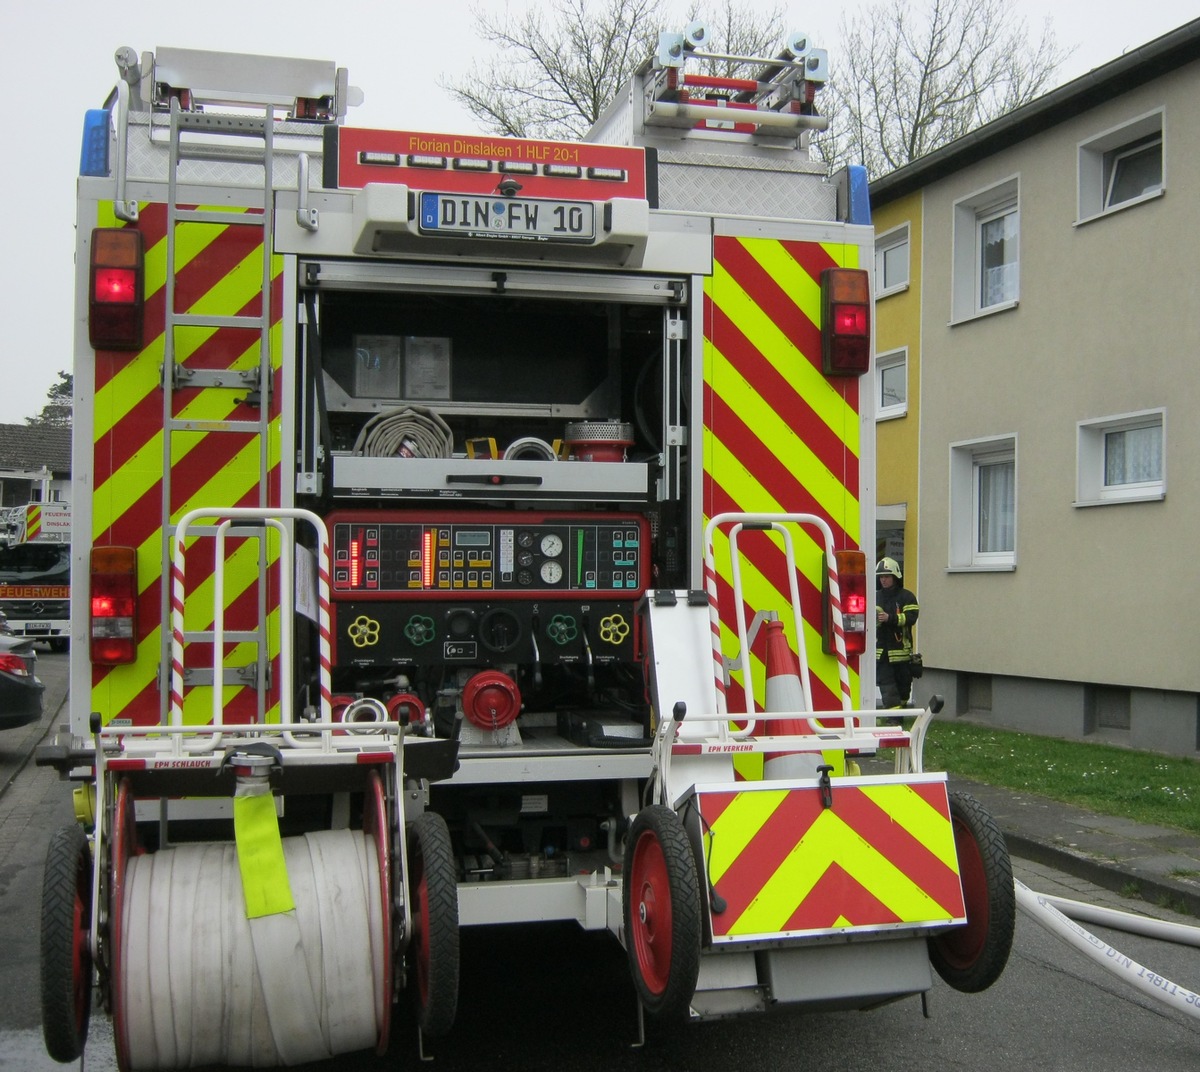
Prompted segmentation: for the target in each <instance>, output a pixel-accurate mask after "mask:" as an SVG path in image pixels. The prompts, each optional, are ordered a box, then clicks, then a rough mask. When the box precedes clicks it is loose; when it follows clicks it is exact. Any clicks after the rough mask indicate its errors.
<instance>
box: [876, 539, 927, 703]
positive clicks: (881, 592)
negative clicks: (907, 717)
mask: <svg viewBox="0 0 1200 1072" xmlns="http://www.w3.org/2000/svg"><path fill="white" fill-rule="evenodd" d="M875 584H876V588H875V605H876V608H877V609H876V611H875V621H876V623H877V624H876V626H875V681H876V684H878V686H879V694H880V696H881V697H882V701H883V706H884V707H909V706H911V705H910V703H909V699H910V697H911V695H912V682H913V678H912V665H911V664H912V654H913V636H912V630H913V626H914V625H916V624H917V615H918V614H919V613H920V608H918V606H917V597H916V596H914V595H913V594H912V592H910V591H909V590H908V589H907V588H905V587H904V584H903V583H902V580H901V576H900V565H899V563H897V562H896V560H895V559H894V558H881V559H880V560H879V563H878V564H877V565H876V567H875Z"/></svg>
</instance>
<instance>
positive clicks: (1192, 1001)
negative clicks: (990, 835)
mask: <svg viewBox="0 0 1200 1072" xmlns="http://www.w3.org/2000/svg"><path fill="white" fill-rule="evenodd" d="M1014 885H1015V886H1016V890H1017V904H1018V905H1019V906H1020V907H1021V909H1022V910H1023V911H1025V912H1026V913H1028V915H1030V916H1031V917H1032V918H1033V920H1034V922H1035V923H1038V924H1040V925H1041V926H1042V927H1044V928H1045V929H1046V930H1048V931H1049V932H1050V933H1051V934H1053V935H1056V936H1057V937H1059V938H1061V939H1063V941H1065V942H1067V943H1068V944H1069V945H1073V946H1074V947H1075V948H1076V949H1078V950H1079V951H1080V952H1081V953H1083V954H1085V955H1086V956H1088V957H1091V959H1092V960H1094V961H1096V963H1097V964H1100V965H1102V966H1103V967H1105V968H1107V969H1108V970H1109V971H1110V972H1112V973H1113V975H1116V976H1117V977H1118V978H1120V979H1123V980H1124V981H1125V982H1127V983H1128V984H1129V985H1130V986H1133V987H1136V988H1137V989H1138V990H1140V991H1141V992H1142V993H1143V994H1146V995H1148V996H1149V997H1152V998H1155V999H1156V1000H1158V1001H1161V1002H1163V1003H1164V1004H1166V1005H1170V1006H1171V1007H1172V1008H1173V1009H1175V1010H1177V1011H1178V1012H1182V1013H1186V1014H1187V1015H1188V1016H1193V1017H1196V1018H1197V1019H1200V995H1198V994H1196V993H1195V992H1193V991H1191V990H1188V989H1187V988H1186V987H1183V986H1179V985H1177V984H1176V983H1173V982H1171V980H1170V979H1164V978H1163V977H1162V976H1161V975H1159V974H1158V973H1157V972H1152V971H1150V969H1149V968H1145V967H1143V966H1142V965H1141V964H1139V963H1138V962H1137V961H1136V960H1134V959H1133V958H1132V957H1127V956H1125V954H1124V953H1120V952H1118V951H1117V950H1116V949H1114V948H1113V947H1112V946H1111V945H1109V944H1108V943H1107V942H1105V941H1104V940H1103V939H1102V938H1097V937H1096V935H1094V934H1092V933H1091V932H1090V931H1086V930H1084V929H1083V928H1082V927H1081V926H1080V925H1079V924H1078V923H1076V922H1075V921H1074V920H1072V919H1068V918H1067V917H1066V916H1065V915H1063V913H1062V912H1060V911H1059V910H1058V909H1057V908H1055V907H1054V905H1052V904H1051V903H1050V901H1051V898H1049V897H1046V896H1045V895H1044V894H1040V893H1034V892H1033V890H1031V889H1030V888H1029V887H1028V886H1026V885H1025V884H1024V883H1022V882H1017V881H1015V882H1014Z"/></svg>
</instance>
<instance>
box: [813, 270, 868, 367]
mask: <svg viewBox="0 0 1200 1072" xmlns="http://www.w3.org/2000/svg"><path fill="white" fill-rule="evenodd" d="M821 310H822V316H821V358H822V365H823V368H824V371H825V375H826V376H861V375H862V374H863V373H864V372H866V371H867V370H868V369H869V368H870V367H871V287H870V280H869V277H868V276H867V273H866V272H865V271H864V270H863V269H861V268H826V269H825V271H823V272H822V273H821Z"/></svg>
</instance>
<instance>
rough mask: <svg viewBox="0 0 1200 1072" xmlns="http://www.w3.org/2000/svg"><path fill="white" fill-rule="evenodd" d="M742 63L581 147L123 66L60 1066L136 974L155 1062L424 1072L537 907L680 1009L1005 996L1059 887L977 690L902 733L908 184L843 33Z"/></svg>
mask: <svg viewBox="0 0 1200 1072" xmlns="http://www.w3.org/2000/svg"><path fill="white" fill-rule="evenodd" d="M706 36H707V35H706V31H705V30H704V28H703V26H701V25H700V24H695V25H693V26H692V27H689V29H688V31H687V32H686V33H682V34H667V35H664V37H663V39H662V41H661V42H660V45H659V48H658V51H657V53H656V55H655V56H653V57H651V58H650V59H648V60H647V61H646V62H645V63H644V64H643V65H642V66H641V67H639V68H638V69H637V70H636V71H635V72H634V74H633V76H632V78H631V80H630V83H629V85H628V86H627V87H626V88H625V90H623V91H622V94H621V95H620V96H619V98H618V99H617V100H616V101H615V102H614V103H613V105H612V106H611V107H610V109H609V110H608V112H606V113H605V115H604V116H603V117H602V118H601V120H600V122H598V123H597V125H596V127H595V129H594V130H593V132H592V134H591V135H590V136H589V138H588V139H587V140H585V141H581V142H550V141H536V140H531V139H517V138H492V137H487V136H479V135H449V134H437V133H427V132H422V131H414V130H411V129H400V130H373V129H358V128H355V127H353V126H351V125H349V124H347V123H345V122H344V119H345V116H346V112H347V108H348V107H349V105H351V104H352V103H354V102H355V101H356V100H357V99H358V97H359V96H360V95H359V94H358V92H357V90H355V89H354V88H353V87H351V86H350V85H349V81H348V78H347V76H346V72H345V71H344V70H342V69H338V68H335V67H334V66H333V65H332V64H328V63H322V62H317V61H308V60H284V59H277V58H274V57H264V56H239V55H234V54H226V53H219V54H218V53H207V52H196V51H192V50H185V49H165V48H160V49H158V50H157V51H156V52H153V53H149V52H148V53H144V54H142V55H141V56H140V57H139V56H138V55H137V54H136V53H134V52H133V51H132V50H131V49H124V48H123V49H120V50H119V51H118V53H117V67H118V73H119V81H118V83H117V89H116V91H115V92H114V94H113V97H112V98H111V101H110V105H109V107H107V108H105V109H101V110H97V111H96V112H93V113H89V115H88V119H87V128H86V134H85V144H84V156H83V164H82V168H81V177H80V180H79V197H78V201H79V204H78V228H77V231H78V235H79V249H78V251H77V261H78V263H79V265H80V270H79V273H78V278H79V289H78V296H77V307H78V314H79V315H78V316H77V323H78V324H79V325H80V327H79V329H78V330H79V337H78V339H77V340H76V363H75V384H76V392H77V400H76V407H75V411H76V429H75V446H74V450H75V456H74V459H73V468H74V473H75V480H76V487H75V494H74V502H73V506H74V512H73V530H72V536H73V538H72V543H71V546H72V556H73V561H72V565H73V568H74V569H75V570H76V571H77V576H86V577H87V578H88V584H89V592H90V598H89V600H87V601H82V600H80V601H76V604H77V605H76V606H75V607H74V608H73V617H72V638H73V639H74V641H75V643H74V644H72V646H71V711H70V724H69V728H68V729H67V730H66V731H65V732H63V733H61V734H59V735H58V736H56V737H55V738H54V741H53V743H51V744H49V745H47V746H45V747H44V748H43V749H42V750H41V751H40V753H39V762H43V763H46V764H50V765H53V766H56V767H57V768H58V769H59V770H60V771H61V772H62V774H63V776H64V777H65V778H67V779H69V780H70V781H72V782H74V783H76V789H75V800H76V808H77V813H78V817H79V821H78V823H77V824H75V825H72V826H70V827H67V828H64V829H63V830H62V831H60V832H59V833H58V834H56V836H55V838H54V839H53V841H52V843H51V846H50V850H49V854H48V858H47V869H46V880H45V887H44V896H43V1020H44V1030H45V1035H46V1042H47V1047H48V1050H49V1052H50V1053H51V1055H52V1056H54V1057H55V1058H57V1059H58V1060H61V1061H69V1060H74V1059H76V1058H77V1057H78V1056H79V1055H80V1053H81V1052H82V1050H83V1046H84V1043H85V1040H86V1036H87V1026H88V1021H89V1016H90V1008H91V998H92V994H93V990H94V991H95V993H96V995H97V996H98V998H99V1001H100V1003H101V1005H102V1006H103V1008H104V1009H105V1010H106V1011H107V1012H109V1013H111V1015H112V1018H113V1025H114V1036H115V1040H116V1050H117V1061H118V1065H119V1066H120V1067H121V1068H122V1069H150V1068H179V1067H202V1066H211V1065H222V1064H235V1065H236V1064H282V1065H295V1064H300V1063H304V1062H308V1061H313V1060H318V1059H321V1058H323V1057H326V1056H333V1055H337V1054H341V1053H348V1052H352V1051H355V1050H362V1049H369V1048H372V1047H373V1048H375V1049H376V1050H377V1051H378V1052H379V1053H380V1054H382V1053H384V1052H386V1051H387V1050H388V1047H389V1045H390V1030H391V1011H392V1006H393V1003H394V1001H396V1000H399V996H400V994H401V993H402V992H408V994H409V996H410V997H411V999H412V1000H413V1002H414V1007H415V1010H416V1024H417V1027H418V1039H417V1044H418V1046H419V1047H420V1048H421V1049H422V1051H423V1048H424V1045H425V1040H426V1039H428V1038H436V1037H438V1036H439V1035H443V1034H445V1033H447V1032H449V1031H451V1030H452V1029H453V1024H454V1021H455V1018H456V1011H457V994H458V976H459V965H458V940H459V934H460V931H461V929H462V928H466V927H481V926H484V925H488V924H494V923H522V922H524V923H529V922H535V921H549V920H573V921H575V922H576V923H577V924H578V925H579V926H580V927H582V928H584V929H588V930H597V931H604V930H607V931H609V932H611V933H612V934H613V935H614V937H615V938H616V939H617V940H618V941H619V942H620V943H622V945H623V946H624V948H625V950H626V952H627V955H628V959H629V965H630V970H631V977H632V980H633V986H634V990H635V991H636V994H637V997H638V999H639V1000H638V1008H639V1010H641V1011H644V1012H646V1013H648V1014H650V1015H652V1016H654V1017H658V1018H662V1019H667V1020H670V1019H689V1018H690V1019H707V1018H713V1017H724V1016H732V1015H740V1014H750V1013H755V1012H764V1011H767V1010H770V1009H774V1008H782V1007H793V1008H822V1009H840V1008H866V1007H869V1006H872V1005H876V1004H878V1003H880V1002H882V1001H887V1000H891V999H894V998H897V997H902V996H908V995H918V994H920V995H923V994H924V993H925V992H926V991H928V989H929V988H930V987H931V985H932V978H933V975H932V973H933V971H934V970H936V971H937V972H939V973H940V974H941V975H942V976H943V977H944V978H945V979H946V980H947V981H948V982H950V983H951V985H954V986H956V987H958V988H959V989H963V990H980V989H984V988H986V987H987V986H988V985H990V984H991V983H992V982H993V981H994V980H995V978H996V977H997V976H998V975H999V973H1000V971H1001V970H1002V969H1003V966H1004V962H1005V960H1006V958H1007V954H1008V949H1009V945H1010V943H1011V937H1012V881H1011V871H1010V869H1009V865H1008V858H1007V854H1006V852H1005V851H1004V846H1003V839H1002V838H1001V837H1000V835H999V833H998V831H997V830H996V828H995V826H994V824H993V823H992V822H991V821H990V819H989V818H988V817H987V816H986V815H985V814H984V813H983V812H982V810H981V809H980V808H979V807H978V805H977V804H975V803H974V802H972V801H970V800H965V799H959V798H957V797H955V796H954V795H953V794H950V793H949V792H948V791H947V786H946V778H945V775H944V774H935V773H929V772H926V771H925V770H924V769H923V763H922V744H923V740H924V735H925V733H926V732H927V730H928V728H929V723H930V720H931V719H932V717H933V714H934V711H935V707H936V706H937V704H936V703H935V702H933V701H931V703H930V705H929V706H928V707H927V708H925V709H922V710H916V711H907V712H903V715H904V718H905V721H906V722H909V723H910V724H909V725H908V726H907V728H905V727H903V726H890V725H889V726H884V725H879V724H878V720H877V718H876V712H875V710H874V709H873V705H872V703H871V702H870V701H871V698H872V697H873V696H874V693H875V690H874V665H873V661H872V660H871V659H870V658H869V655H867V657H864V655H865V654H866V653H869V649H870V645H871V643H872V642H873V622H872V615H871V613H870V611H871V609H872V608H871V593H870V591H869V589H868V585H867V579H868V578H867V571H866V565H865V563H866V555H865V553H864V551H863V545H864V544H866V543H869V542H870V540H871V536H872V532H873V526H874V507H873V502H872V496H871V490H870V489H871V486H872V477H871V473H872V470H873V468H874V414H873V408H872V406H873V403H872V399H871V395H872V392H871V390H870V389H869V383H868V384H864V380H863V378H864V377H866V376H869V374H870V371H871V359H870V358H871V328H870V294H871V291H870V271H869V268H868V267H864V266H869V265H870V264H871V263H872V247H873V233H872V230H871V227H870V213H869V207H868V205H867V202H866V187H865V176H864V175H863V174H862V172H861V169H855V168H851V169H847V170H846V171H843V172H841V173H839V174H838V175H836V176H833V177H832V178H831V177H830V176H828V175H826V174H825V171H824V169H823V167H822V166H821V165H819V164H818V163H816V162H814V161H812V160H811V159H810V158H809V154H808V144H809V138H810V137H811V135H812V132H813V131H814V130H819V129H820V128H821V127H822V126H823V124H824V122H825V121H824V119H823V118H822V117H821V116H820V115H819V113H818V111H817V108H816V104H815V101H816V96H817V93H818V91H819V89H820V87H821V85H822V83H823V82H824V80H825V77H826V68H827V58H826V57H825V54H824V53H823V52H822V51H821V50H819V49H815V48H812V47H811V46H810V45H809V43H808V42H807V40H806V39H805V38H804V37H803V35H793V36H792V38H791V39H790V40H789V41H788V42H787V45H786V46H785V47H784V48H782V49H781V50H780V52H779V53H778V55H775V56H766V57H754V56H749V57H730V56H727V55H724V54H720V53H715V52H709V51H707V50H706V48H705V45H706V40H705V38H706ZM727 62H737V63H739V64H740V65H741V67H742V69H744V70H746V71H748V72H749V74H748V75H747V76H746V77H744V78H743V77H738V78H731V77H726V76H725V75H724V74H722V75H716V74H714V73H713V70H714V69H715V67H716V65H718V64H722V63H727ZM780 205H788V206H789V209H788V214H786V215H781V214H780V207H779V206H780ZM881 749H882V750H891V751H892V752H893V753H894V756H895V760H894V765H893V766H894V769H893V770H892V771H891V772H890V773H888V774H871V773H867V772H865V771H864V770H863V769H862V767H860V764H859V760H860V759H862V758H863V757H864V756H866V755H874V754H876V753H878V752H879V750H881ZM863 766H868V765H867V764H865V763H864V764H863ZM872 769H874V767H872ZM218 936H219V940H218ZM297 949H299V950H300V951H301V953H302V957H301V958H300V959H297V957H296V955H295V950H297ZM301 964H302V966H303V969H304V970H298V967H297V966H298V965H301ZM235 977H236V978H235ZM242 978H250V979H254V980H256V984H255V986H254V987H252V988H251V989H252V990H253V994H252V996H251V997H246V995H245V990H244V989H243V988H242V987H240V986H238V985H234V984H235V982H236V981H237V980H240V979H242ZM213 1024H219V1025H221V1026H220V1030H211V1025H213Z"/></svg>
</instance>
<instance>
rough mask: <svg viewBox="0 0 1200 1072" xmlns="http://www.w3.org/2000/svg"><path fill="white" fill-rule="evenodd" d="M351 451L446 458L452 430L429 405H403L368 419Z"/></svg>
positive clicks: (451, 449) (372, 455) (451, 450)
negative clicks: (401, 407)
mask: <svg viewBox="0 0 1200 1072" xmlns="http://www.w3.org/2000/svg"><path fill="white" fill-rule="evenodd" d="M354 453H355V454H361V455H364V456H366V457H368V458H396V457H400V458H449V457H450V456H451V455H452V454H453V453H454V433H453V432H451V431H450V426H449V425H448V424H447V423H446V422H445V421H444V420H442V418H441V417H439V416H438V415H437V414H436V413H434V411H433V410H431V409H429V408H428V407H426V406H405V407H404V408H403V409H392V410H388V411H386V412H384V413H379V414H376V415H375V416H374V417H372V418H371V419H370V420H369V421H367V423H366V424H364V425H363V427H362V431H360V432H359V433H358V438H357V439H356V440H355V441H354Z"/></svg>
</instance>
